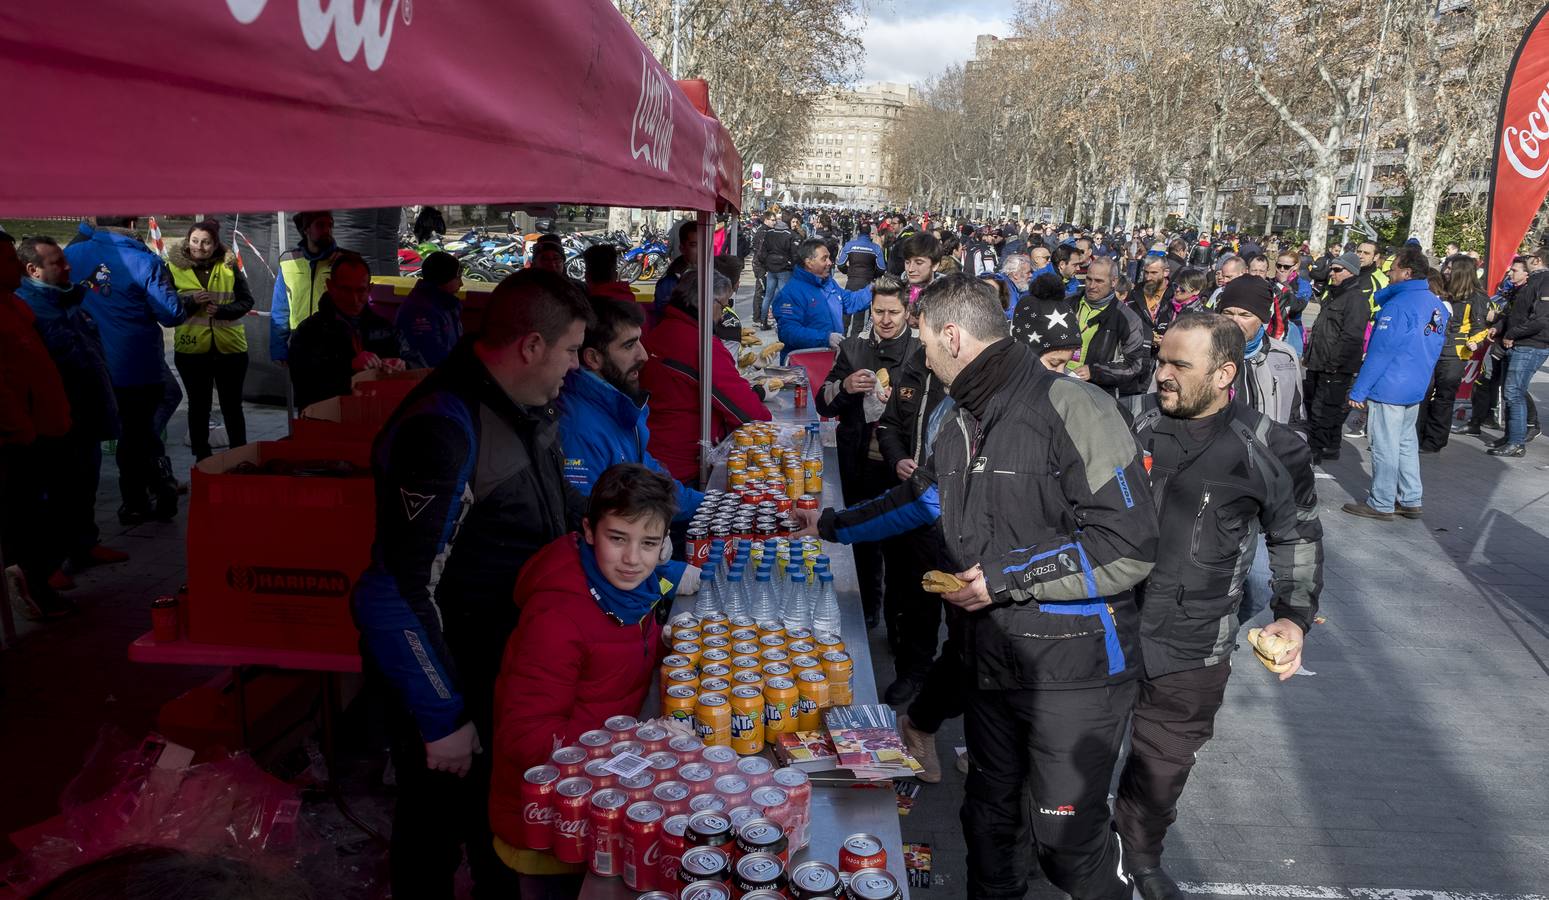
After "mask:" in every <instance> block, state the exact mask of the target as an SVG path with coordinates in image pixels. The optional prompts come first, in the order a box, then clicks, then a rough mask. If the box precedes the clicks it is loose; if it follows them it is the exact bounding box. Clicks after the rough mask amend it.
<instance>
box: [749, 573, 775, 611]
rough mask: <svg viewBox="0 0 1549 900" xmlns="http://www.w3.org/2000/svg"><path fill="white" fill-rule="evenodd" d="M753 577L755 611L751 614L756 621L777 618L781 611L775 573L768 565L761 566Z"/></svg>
mask: <svg viewBox="0 0 1549 900" xmlns="http://www.w3.org/2000/svg"><path fill="white" fill-rule="evenodd" d="M753 578H754V580H753V611H752V612H751V613H750V615H751V616H752V617H753V619H754V621H757V622H767V621H769V620H771V619H774V618H776V617H777V616H778V615H779V611H780V606H779V600H778V598H777V597H776V596H775V584H774V573H773V572H772V571H771V570H770V569H769V568H768V567H760V568H759V570H758V574H757V575H755V576H753Z"/></svg>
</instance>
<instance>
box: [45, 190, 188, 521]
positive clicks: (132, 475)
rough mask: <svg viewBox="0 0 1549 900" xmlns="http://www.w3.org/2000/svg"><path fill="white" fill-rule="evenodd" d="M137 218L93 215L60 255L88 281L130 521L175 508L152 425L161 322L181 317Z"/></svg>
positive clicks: (168, 466)
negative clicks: (113, 406)
mask: <svg viewBox="0 0 1549 900" xmlns="http://www.w3.org/2000/svg"><path fill="white" fill-rule="evenodd" d="M134 227H135V220H134V218H132V217H129V218H107V217H98V218H97V224H96V225H95V226H92V225H90V224H87V223H85V222H82V223H81V227H80V234H79V236H78V238H77V240H76V241H75V242H74V243H72V244H70V246H68V247H66V248H65V259H66V260H68V261H69V263H70V269H71V271H73V272H74V273H75V276H76V277H77V278H82V279H84V280H85V282H86V285H87V287H88V288H89V289H90V290H89V291H88V293H87V296H86V300H85V304H84V309H85V310H86V312H87V313H89V314H90V315H91V317H92V319H94V320H95V321H96V323H97V330H98V331H99V332H100V334H101V335H102V347H103V350H104V351H105V352H106V354H107V360H108V373H109V374H110V375H111V376H112V378H113V393H114V395H115V397H116V399H117V401H118V418H119V426H120V428H119V431H120V434H119V438H118V450H117V452H116V453H115V454H114V459H115V461H116V462H117V463H118V490H119V494H120V496H121V499H122V503H121V505H120V506H119V508H118V519H119V521H120V522H122V523H123V524H125V525H136V524H139V523H141V522H144V521H146V520H148V519H155V520H157V521H162V522H166V521H171V519H172V517H173V516H176V515H177V479H176V478H174V477H173V475H172V463H171V461H170V460H168V459H167V450H166V448H165V447H164V446H162V443H161V435H160V434H158V433H157V429H156V426H155V421H156V409H157V407H158V406H159V405H160V404H161V401H162V396H163V393H164V391H165V390H166V386H165V385H164V383H163V382H162V374H161V370H162V363H163V361H164V357H165V356H166V348H165V345H164V343H163V336H162V330H161V329H162V327H163V326H165V327H167V328H173V327H175V326H177V325H179V324H181V323H182V321H183V319H184V317H185V311H184V309H183V301H182V300H181V299H180V298H179V297H178V294H177V289H176V288H174V287H173V286H172V273H171V272H170V271H169V270H168V269H167V264H166V263H165V262H163V261H162V259H161V257H159V256H157V255H156V254H155V253H153V252H152V251H151V248H149V247H147V246H145V243H144V242H142V241H141V240H140V239H139V238H138V237H136V236H135V233H134Z"/></svg>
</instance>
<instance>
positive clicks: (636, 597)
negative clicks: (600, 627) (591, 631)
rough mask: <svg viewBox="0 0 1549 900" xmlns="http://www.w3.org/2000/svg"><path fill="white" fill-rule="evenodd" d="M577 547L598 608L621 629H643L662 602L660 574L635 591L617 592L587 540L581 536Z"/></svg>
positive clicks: (641, 584)
mask: <svg viewBox="0 0 1549 900" xmlns="http://www.w3.org/2000/svg"><path fill="white" fill-rule="evenodd" d="M576 543H577V544H579V545H580V547H581V570H582V571H583V572H585V573H586V586H587V588H589V589H590V590H591V592H592V599H593V600H595V601H597V606H598V607H600V608H601V609H602V611H603V612H605V613H607V614H608V615H609V616H611V617H612V618H613V620H614V621H615V622H618V623H619V624H620V625H639V624H640V623H641V622H643V621H644V620H645V617H646V616H648V615H650V614H651V610H652V609H654V608H655V607H656V604H657V603H658V602H659V601H660V600H661V599H662V594H661V591H660V590H658V589H657V576H656V572H655V571H654V570H653V571H652V572H650V573H649V574H647V575H646V576H645V580H644V581H642V582H640V584H639V585H638V586H637V587H636V588H635V589H634V590H632V591H626V590H622V589H620V588H616V587H614V586H613V582H611V581H609V580H608V579H607V578H606V577H605V576H604V575H603V574H602V570H601V569H599V568H597V554H596V552H595V551H593V550H592V545H591V544H588V543H587V542H586V538H584V537H579V536H578V537H577V538H576Z"/></svg>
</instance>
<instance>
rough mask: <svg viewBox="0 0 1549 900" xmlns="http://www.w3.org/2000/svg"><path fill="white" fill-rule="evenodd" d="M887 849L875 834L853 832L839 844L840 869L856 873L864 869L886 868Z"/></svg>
mask: <svg viewBox="0 0 1549 900" xmlns="http://www.w3.org/2000/svg"><path fill="white" fill-rule="evenodd" d="M886 868H887V850H886V849H884V848H883V846H882V841H880V840H878V839H877V836H876V835H874V834H865V833H861V834H852V835H850V836H849V837H847V838H845V839H844V842H843V843H841V844H840V845H839V871H841V872H848V873H850V874H854V873H856V872H859V871H860V870H862V869H886Z"/></svg>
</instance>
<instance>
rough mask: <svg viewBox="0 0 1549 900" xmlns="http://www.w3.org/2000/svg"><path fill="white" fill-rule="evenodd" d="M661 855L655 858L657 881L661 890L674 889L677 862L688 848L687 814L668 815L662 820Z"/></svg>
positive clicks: (676, 876)
mask: <svg viewBox="0 0 1549 900" xmlns="http://www.w3.org/2000/svg"><path fill="white" fill-rule="evenodd" d="M661 848H662V852H661V857H660V859H658V860H657V867H656V872H657V876H658V877H659V878H660V879H661V880H660V881H659V882H658V883H659V884H661V885H662V889H663V890H667V891H670V890H673V889H675V888H676V887H677V886H678V884H679V882H678V862H679V860H681V859H682V858H683V851H685V850H687V849H688V816H685V815H670V816H668V817H667V818H665V819H663V820H662V839H661Z"/></svg>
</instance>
